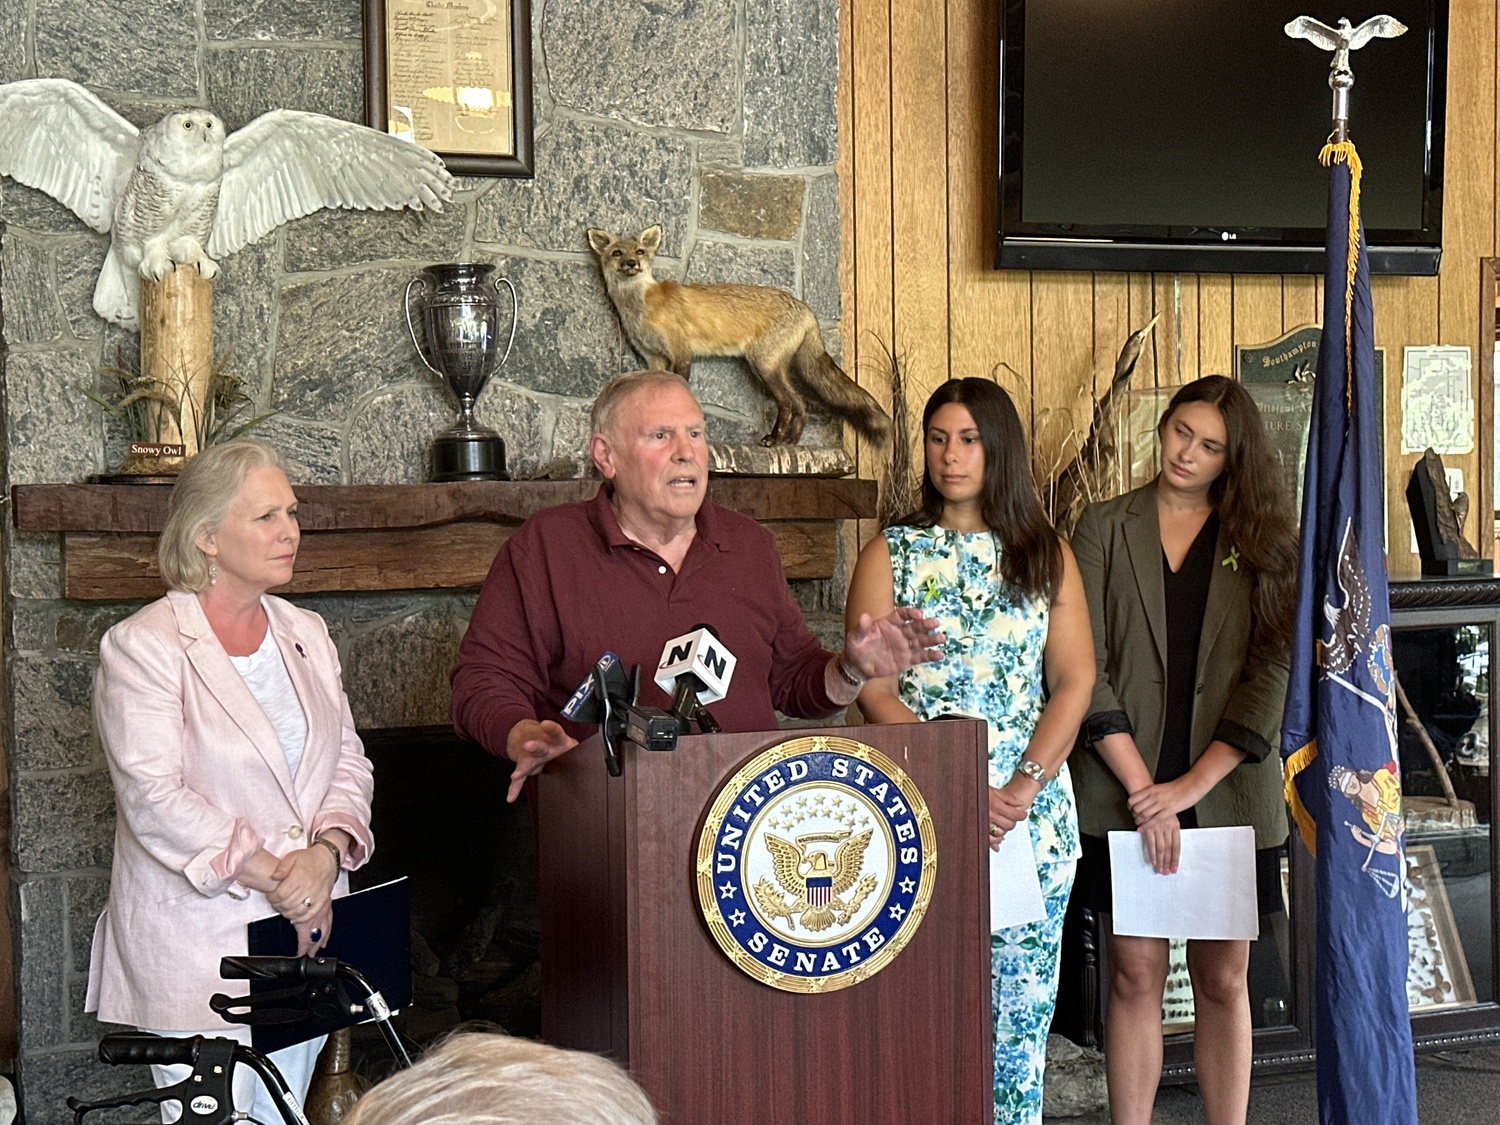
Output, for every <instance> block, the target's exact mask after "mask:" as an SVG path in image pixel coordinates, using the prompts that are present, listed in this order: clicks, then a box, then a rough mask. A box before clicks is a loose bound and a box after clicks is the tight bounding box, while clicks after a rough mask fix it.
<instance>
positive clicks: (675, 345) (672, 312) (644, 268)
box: [589, 226, 891, 445]
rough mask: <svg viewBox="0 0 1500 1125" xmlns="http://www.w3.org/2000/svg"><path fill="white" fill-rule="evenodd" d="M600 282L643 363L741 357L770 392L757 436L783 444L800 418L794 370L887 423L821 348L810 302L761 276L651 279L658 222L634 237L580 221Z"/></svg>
mask: <svg viewBox="0 0 1500 1125" xmlns="http://www.w3.org/2000/svg"><path fill="white" fill-rule="evenodd" d="M589 245H590V246H592V247H593V248H594V253H596V254H598V255H599V266H600V268H601V269H602V270H603V271H604V288H605V290H606V291H607V292H608V293H609V299H610V300H611V301H613V302H614V306H615V310H616V311H617V312H618V313H619V314H620V322H621V323H622V324H624V326H625V335H626V336H627V337H629V339H630V343H631V346H632V347H634V348H635V350H636V351H638V352H640V353H641V355H643V356H644V357H645V358H646V362H647V363H649V364H650V365H651V366H652V367H659V368H664V369H665V370H668V371H675V372H676V373H677V374H679V375H681V376H682V377H683V378H684V379H686V378H688V377H689V375H690V373H691V371H692V367H693V359H694V358H695V357H696V356H702V355H731V356H734V355H737V356H743V357H744V359H745V362H746V363H748V364H749V365H750V368H751V370H753V371H754V372H755V373H756V374H757V375H759V376H760V378H761V380H762V382H764V383H765V385H766V389H767V390H768V391H769V392H770V393H771V398H773V399H774V400H775V401H776V423H775V425H774V426H772V427H771V432H770V433H769V434H767V435H766V436H765V437H764V438H762V439H761V441H762V442H763V444H765V445H793V444H795V443H796V441H797V439H798V438H800V437H801V436H802V427H803V426H804V425H805V424H806V423H807V404H806V403H805V402H804V401H803V399H802V395H801V394H800V393H799V392H798V390H797V387H796V386H795V385H794V384H793V382H792V376H793V375H795V376H796V377H797V380H798V382H800V383H801V385H802V386H803V388H805V389H806V390H807V391H808V392H809V393H811V394H812V395H813V397H814V398H816V399H818V400H819V401H820V402H822V403H823V404H824V405H826V406H827V407H828V408H829V409H830V410H832V411H833V412H834V413H835V414H837V415H839V416H840V417H842V418H847V419H848V420H849V422H850V424H851V425H853V426H854V428H855V429H856V430H858V431H859V432H860V433H862V434H864V435H865V436H866V437H868V438H871V439H873V440H874V441H876V442H878V443H880V444H881V445H884V444H885V443H886V442H887V441H888V440H889V439H890V436H891V422H890V419H889V418H887V417H886V416H885V414H884V412H883V411H882V410H881V409H880V404H879V403H877V402H876V401H875V400H874V399H873V398H871V397H870V395H869V394H868V393H867V392H866V391H864V390H863V389H862V388H861V387H860V386H859V385H858V384H857V383H855V382H854V380H852V379H850V378H849V377H848V376H847V375H845V374H844V373H843V371H841V370H840V369H839V365H838V364H836V363H834V362H833V360H832V359H831V358H830V357H829V355H828V351H827V349H825V348H824V347H823V338H822V336H821V335H819V333H818V321H817V318H816V317H815V316H813V311H812V309H810V308H808V307H807V306H806V305H805V304H803V303H802V302H801V301H799V300H797V298H796V297H793V296H792V295H791V294H790V293H787V292H785V291H784V290H781V289H773V288H771V287H769V286H765V285H683V284H680V283H678V282H676V281H657V280H656V278H655V277H653V276H652V274H651V261H652V259H653V258H654V257H655V256H656V250H657V247H659V246H660V245H661V227H659V226H657V227H648V228H646V229H645V230H643V231H641V233H640V235H639V237H636V238H628V237H627V238H616V237H614V235H612V234H610V233H609V232H608V231H602V230H590V231H589Z"/></svg>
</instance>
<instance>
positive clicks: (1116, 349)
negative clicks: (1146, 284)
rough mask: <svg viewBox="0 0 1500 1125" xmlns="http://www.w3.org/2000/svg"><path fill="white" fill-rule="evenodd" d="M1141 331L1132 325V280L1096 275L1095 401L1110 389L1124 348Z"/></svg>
mask: <svg viewBox="0 0 1500 1125" xmlns="http://www.w3.org/2000/svg"><path fill="white" fill-rule="evenodd" d="M1139 327H1140V325H1138V324H1132V323H1131V322H1130V279H1129V278H1128V277H1127V276H1126V275H1125V274H1123V273H1096V274H1094V398H1095V400H1097V399H1098V398H1099V396H1100V395H1102V394H1103V393H1104V392H1105V391H1107V390H1108V389H1109V384H1110V380H1112V379H1113V378H1114V377H1115V359H1116V358H1117V357H1118V356H1119V354H1120V348H1121V347H1122V346H1123V345H1124V343H1125V338H1126V337H1127V336H1129V335H1130V334H1131V333H1132V332H1134V331H1135V330H1136V329H1137V328H1139Z"/></svg>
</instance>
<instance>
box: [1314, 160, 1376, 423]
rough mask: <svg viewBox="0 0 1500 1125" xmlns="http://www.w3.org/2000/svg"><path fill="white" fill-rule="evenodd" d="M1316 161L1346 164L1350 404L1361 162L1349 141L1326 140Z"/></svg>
mask: <svg viewBox="0 0 1500 1125" xmlns="http://www.w3.org/2000/svg"><path fill="white" fill-rule="evenodd" d="M1318 161H1319V163H1321V164H1322V165H1323V167H1325V168H1327V167H1328V166H1329V165H1330V164H1332V163H1334V162H1335V161H1338V162H1339V163H1342V164H1347V165H1348V166H1349V260H1348V262H1347V263H1346V264H1345V269H1346V271H1347V272H1346V276H1345V278H1344V400H1345V402H1347V403H1348V404H1349V406H1350V409H1353V404H1354V394H1353V392H1354V271H1355V268H1356V267H1357V265H1358V264H1359V181H1360V177H1361V176H1362V175H1363V174H1364V170H1365V166H1364V164H1362V163H1361V162H1360V159H1359V153H1358V152H1357V151H1356V150H1355V148H1354V142H1353V141H1338V142H1337V143H1335V142H1332V141H1330V142H1329V143H1328V144H1326V145H1324V146H1323V151H1322V152H1320V153H1318Z"/></svg>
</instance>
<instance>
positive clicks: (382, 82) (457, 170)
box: [364, 0, 533, 177]
mask: <svg viewBox="0 0 1500 1125" xmlns="http://www.w3.org/2000/svg"><path fill="white" fill-rule="evenodd" d="M364 18H365V124H367V125H369V126H370V127H371V128H372V129H379V130H380V131H381V132H383V133H389V134H391V135H392V136H397V137H402V138H404V139H406V140H409V141H412V142H414V143H416V144H419V145H421V146H422V147H423V148H427V149H431V150H432V151H433V152H435V153H437V154H438V155H439V156H440V157H442V158H443V163H444V164H446V165H447V166H448V170H449V171H450V172H452V173H454V174H455V175H461V176H516V177H529V176H531V175H532V170H533V161H532V143H531V142H532V121H531V0H364Z"/></svg>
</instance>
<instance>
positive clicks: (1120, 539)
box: [1069, 481, 1288, 848]
mask: <svg viewBox="0 0 1500 1125" xmlns="http://www.w3.org/2000/svg"><path fill="white" fill-rule="evenodd" d="M1233 546H1234V544H1231V543H1228V542H1226V541H1225V535H1224V532H1223V530H1222V529H1221V530H1220V532H1219V542H1218V545H1217V547H1216V548H1215V552H1214V561H1215V566H1214V568H1213V578H1212V580H1211V581H1210V583H1209V587H1208V603H1207V605H1206V607H1205V609H1204V613H1203V632H1202V634H1201V636H1200V639H1199V642H1198V678H1197V683H1196V685H1195V703H1194V707H1193V723H1192V743H1191V747H1190V750H1189V753H1190V755H1191V759H1192V760H1193V761H1197V760H1198V756H1199V755H1200V754H1202V753H1203V751H1204V750H1205V749H1206V748H1207V746H1208V744H1209V743H1210V742H1212V741H1213V740H1214V739H1215V738H1218V739H1222V740H1223V741H1225V742H1228V743H1230V744H1231V745H1233V746H1236V747H1238V748H1239V749H1241V750H1245V751H1246V752H1247V755H1246V758H1245V761H1244V762H1243V763H1242V764H1241V765H1239V766H1237V767H1236V768H1235V769H1234V770H1233V771H1232V772H1231V773H1230V774H1229V776H1228V777H1226V778H1225V779H1224V780H1223V781H1221V782H1220V783H1219V784H1218V785H1216V786H1214V788H1213V789H1212V790H1211V791H1210V792H1209V793H1208V795H1207V796H1205V797H1204V798H1203V799H1202V800H1201V801H1199V802H1198V805H1197V814H1198V824H1199V825H1200V826H1201V827H1203V828H1215V827H1221V826H1226V825H1250V826H1251V827H1253V828H1254V829H1255V846H1256V847H1257V848H1266V847H1273V846H1275V845H1276V844H1279V843H1281V842H1282V841H1283V840H1285V839H1286V835H1287V819H1286V805H1285V802H1284V799H1283V797H1282V791H1281V758H1280V754H1279V753H1278V749H1279V747H1278V742H1279V739H1280V735H1281V712H1282V708H1283V706H1284V704H1285V702H1286V684H1287V671H1288V667H1287V659H1286V657H1285V656H1282V657H1280V658H1278V659H1266V658H1263V657H1259V656H1257V657H1254V658H1252V657H1251V656H1250V655H1249V651H1248V650H1249V646H1250V635H1251V631H1252V624H1253V623H1252V619H1251V612H1250V598H1251V594H1252V592H1253V586H1254V583H1253V580H1252V579H1251V577H1250V575H1249V572H1248V569H1247V567H1246V566H1245V565H1244V564H1243V563H1239V564H1236V563H1235V562H1227V563H1226V562H1224V561H1223V560H1226V559H1231V558H1232V556H1231V548H1232V547H1233ZM1073 553H1074V554H1075V555H1076V556H1077V558H1078V569H1079V571H1080V572H1081V573H1082V575H1083V586H1084V591H1085V593H1086V594H1087V596H1088V603H1089V617H1090V618H1091V620H1092V622H1093V626H1094V659H1095V661H1096V662H1097V664H1098V674H1097V676H1096V678H1095V680H1094V697H1093V701H1092V702H1091V704H1090V706H1089V715H1090V719H1092V718H1093V717H1094V716H1097V715H1102V714H1104V713H1106V712H1111V711H1123V712H1124V713H1125V715H1126V716H1127V717H1128V718H1129V720H1130V725H1131V727H1132V728H1133V729H1134V731H1135V742H1136V746H1137V747H1138V748H1139V749H1140V752H1141V757H1142V758H1144V759H1145V762H1146V768H1147V769H1148V770H1150V771H1151V772H1152V774H1153V775H1154V774H1155V772H1156V763H1157V758H1158V757H1159V756H1160V754H1161V738H1162V726H1163V722H1162V719H1163V712H1164V711H1165V709H1166V697H1167V677H1166V666H1167V607H1166V593H1165V584H1164V583H1163V581H1162V547H1161V527H1160V524H1159V523H1158V521H1157V517H1156V482H1155V481H1152V482H1151V483H1150V484H1148V485H1146V486H1145V487H1143V488H1138V489H1136V490H1135V491H1133V492H1128V493H1126V494H1125V495H1124V496H1120V497H1117V498H1116V499H1113V500H1106V501H1103V502H1102V503H1097V504H1090V505H1089V506H1088V508H1087V509H1085V511H1084V513H1083V516H1082V517H1081V518H1080V519H1079V521H1078V527H1077V530H1076V531H1075V532H1074V533H1073ZM1087 729H1088V724H1087V723H1086V724H1085V731H1087ZM1080 737H1081V741H1082V743H1083V744H1082V745H1080V747H1079V748H1078V752H1077V753H1075V754H1074V755H1073V757H1072V759H1071V761H1070V763H1069V764H1070V766H1071V768H1072V770H1073V783H1074V785H1075V786H1076V788H1077V794H1078V820H1079V826H1080V827H1081V828H1082V830H1083V831H1084V832H1085V833H1087V834H1089V835H1091V836H1103V835H1104V834H1105V833H1107V832H1110V831H1129V830H1133V829H1134V828H1135V821H1134V820H1133V819H1132V817H1131V815H1130V807H1129V805H1128V804H1127V803H1126V796H1127V794H1126V792H1125V787H1124V786H1123V785H1121V784H1120V782H1119V781H1118V780H1117V779H1116V778H1115V775H1114V774H1113V773H1112V772H1111V771H1110V769H1109V766H1107V765H1106V764H1105V762H1104V759H1103V758H1101V757H1100V756H1099V754H1098V752H1097V751H1096V750H1095V749H1094V748H1093V746H1092V745H1090V744H1088V742H1087V738H1086V736H1080ZM1261 755H1263V756H1261Z"/></svg>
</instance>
